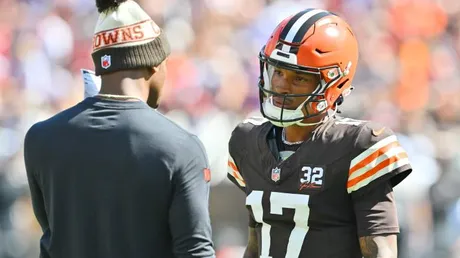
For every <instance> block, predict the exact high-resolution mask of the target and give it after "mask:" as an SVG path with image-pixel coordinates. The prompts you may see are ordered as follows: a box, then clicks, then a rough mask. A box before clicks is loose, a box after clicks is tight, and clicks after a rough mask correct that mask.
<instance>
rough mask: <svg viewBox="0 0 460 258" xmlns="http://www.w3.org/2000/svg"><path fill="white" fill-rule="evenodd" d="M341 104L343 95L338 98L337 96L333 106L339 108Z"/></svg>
mask: <svg viewBox="0 0 460 258" xmlns="http://www.w3.org/2000/svg"><path fill="white" fill-rule="evenodd" d="M342 103H343V95H342V94H340V96H339V97H338V98H337V100H336V101H335V105H336V106H340V105H342Z"/></svg>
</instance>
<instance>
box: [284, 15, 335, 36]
mask: <svg viewBox="0 0 460 258" xmlns="http://www.w3.org/2000/svg"><path fill="white" fill-rule="evenodd" d="M329 14H330V13H329V12H321V13H318V14H315V15H314V16H312V17H311V18H310V19H308V20H307V21H306V22H304V24H302V26H301V27H300V29H299V30H298V31H297V33H296V34H295V36H294V39H293V40H292V43H300V42H302V39H303V37H304V36H305V33H307V31H308V30H309V29H310V27H311V26H313V24H315V23H316V22H317V21H318V20H319V19H321V18H323V17H325V16H328V15H329Z"/></svg>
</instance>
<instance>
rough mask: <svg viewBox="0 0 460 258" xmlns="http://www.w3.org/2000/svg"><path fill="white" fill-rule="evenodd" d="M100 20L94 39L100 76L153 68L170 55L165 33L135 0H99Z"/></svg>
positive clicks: (96, 65)
mask: <svg viewBox="0 0 460 258" xmlns="http://www.w3.org/2000/svg"><path fill="white" fill-rule="evenodd" d="M96 6H97V8H98V11H99V19H98V20H97V24H96V28H95V31H94V37H93V52H92V57H93V62H94V66H95V73H96V75H103V74H109V73H113V72H117V71H122V70H129V69H137V68H153V67H155V66H158V65H159V64H161V63H162V62H163V61H164V60H165V59H166V57H168V55H169V54H170V52H171V51H170V47H169V43H168V40H167V39H166V36H165V34H164V32H163V31H162V30H161V29H160V27H158V25H157V24H156V23H155V22H154V21H153V20H152V19H151V18H150V16H149V15H148V14H147V13H146V12H145V11H144V10H143V9H142V8H141V7H140V6H139V5H138V4H137V3H136V2H134V1H132V0H96Z"/></svg>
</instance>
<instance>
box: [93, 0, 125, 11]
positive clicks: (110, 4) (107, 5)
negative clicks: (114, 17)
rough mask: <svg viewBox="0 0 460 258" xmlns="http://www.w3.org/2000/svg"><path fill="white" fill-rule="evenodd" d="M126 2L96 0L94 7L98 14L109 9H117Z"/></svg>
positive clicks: (123, 0) (120, 0) (121, 0)
mask: <svg viewBox="0 0 460 258" xmlns="http://www.w3.org/2000/svg"><path fill="white" fill-rule="evenodd" d="M126 1H128V0H96V7H97V11H98V12H99V13H102V12H105V11H107V10H109V9H111V8H114V9H115V8H117V7H118V6H119V5H120V4H121V3H123V2H126Z"/></svg>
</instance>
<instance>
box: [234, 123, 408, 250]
mask: <svg viewBox="0 0 460 258" xmlns="http://www.w3.org/2000/svg"><path fill="white" fill-rule="evenodd" d="M280 131H281V129H280V128H277V127H275V126H274V125H272V124H271V123H270V122H268V121H266V120H263V119H248V120H247V121H245V122H243V123H241V124H239V125H238V126H237V128H236V129H235V130H234V131H233V133H232V136H231V139H230V142H229V152H230V155H229V161H228V166H229V170H228V178H229V179H230V180H231V181H232V182H233V183H234V184H236V185H237V186H238V187H239V188H241V189H242V190H243V191H244V192H245V193H246V195H247V197H246V206H247V208H248V210H249V213H250V226H251V227H255V228H256V232H257V234H258V240H259V255H260V257H261V258H269V257H270V258H297V257H300V258H306V257H308V258H335V257H337V258H339V257H340V258H360V257H362V255H361V251H360V247H359V242H358V239H359V236H367V235H376V234H391V233H399V225H398V220H397V214H396V207H395V203H394V199H393V192H392V187H394V186H395V185H397V184H398V183H399V182H401V181H402V180H403V179H404V178H405V177H406V176H407V175H408V174H409V173H410V172H411V170H412V169H411V166H410V163H409V160H408V157H407V154H406V152H405V151H404V149H403V148H402V147H401V146H400V144H399V143H398V140H397V138H396V136H395V135H394V134H393V132H392V131H391V130H390V129H388V128H386V127H382V126H379V125H376V124H375V123H372V122H368V121H359V120H353V119H349V118H338V117H337V118H330V119H328V120H327V121H326V122H325V123H323V124H322V125H320V126H319V127H318V128H317V129H316V130H315V132H314V133H313V135H312V137H311V138H310V139H309V140H307V141H305V142H303V143H302V144H300V145H299V147H298V148H297V149H296V150H295V151H294V152H293V154H292V155H290V156H288V157H284V158H283V157H282V156H283V155H280V153H279V152H280V151H281V150H280V149H281V148H282V146H281V145H280V141H279V140H277V139H279V138H280V137H279V134H280V133H279V132H280Z"/></svg>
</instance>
